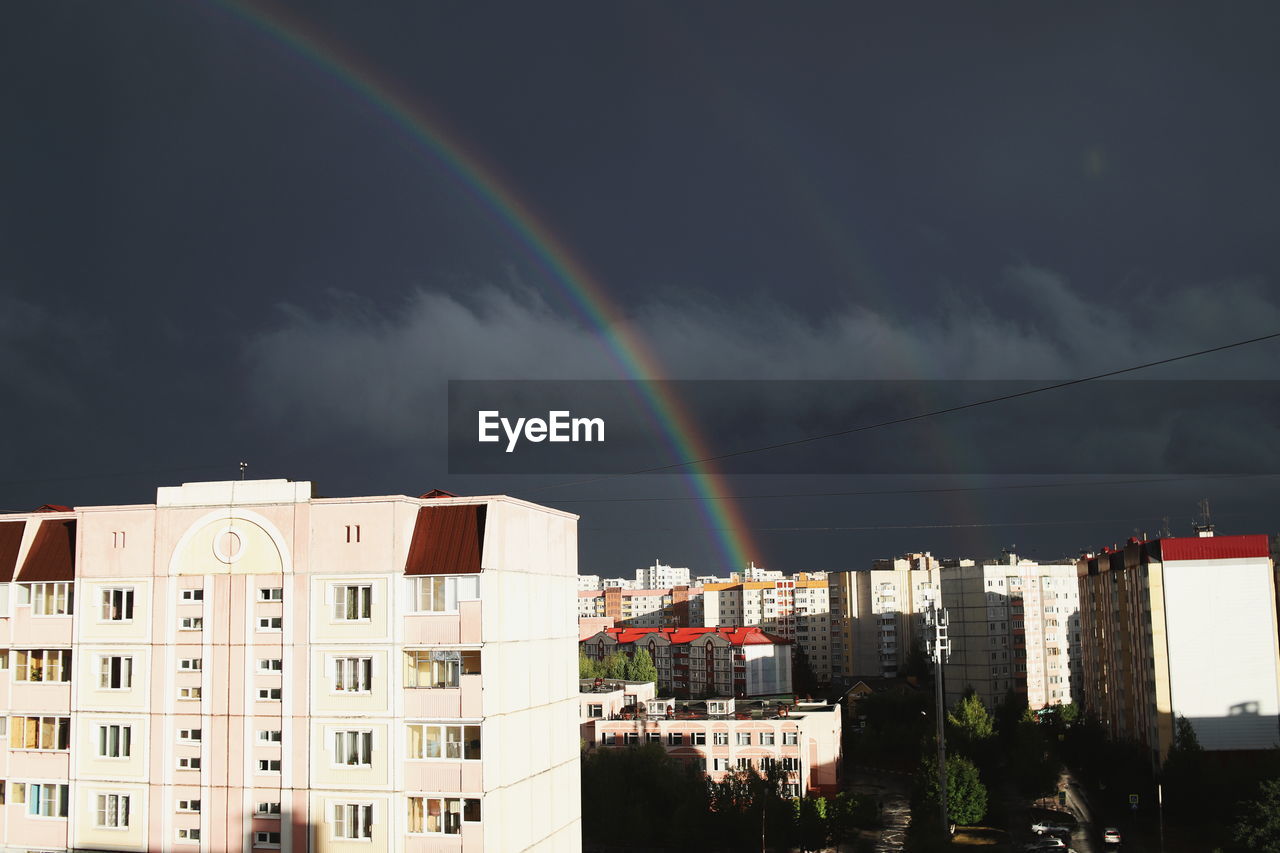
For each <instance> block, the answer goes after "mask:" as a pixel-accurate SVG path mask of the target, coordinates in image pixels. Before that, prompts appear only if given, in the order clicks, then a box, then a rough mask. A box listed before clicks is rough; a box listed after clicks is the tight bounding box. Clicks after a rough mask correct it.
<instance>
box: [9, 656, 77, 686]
mask: <svg viewBox="0 0 1280 853" xmlns="http://www.w3.org/2000/svg"><path fill="white" fill-rule="evenodd" d="M13 677H14V678H15V679H16V680H18V681H39V682H45V683H48V682H53V681H70V680H71V652H70V650H68V649H29V650H28V649H20V650H19V651H18V652H17V662H16V664H15V666H14V671H13Z"/></svg>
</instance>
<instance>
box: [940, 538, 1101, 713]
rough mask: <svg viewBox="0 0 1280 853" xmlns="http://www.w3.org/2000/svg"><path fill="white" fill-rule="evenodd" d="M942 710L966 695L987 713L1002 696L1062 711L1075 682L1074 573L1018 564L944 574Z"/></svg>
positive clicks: (1069, 568) (1064, 567)
mask: <svg viewBox="0 0 1280 853" xmlns="http://www.w3.org/2000/svg"><path fill="white" fill-rule="evenodd" d="M941 578H942V605H943V607H944V608H945V609H946V611H947V618H948V625H947V636H948V639H949V654H948V656H947V662H946V665H945V666H944V668H943V680H944V684H945V685H946V699H947V703H948V704H949V705H950V704H954V703H956V702H958V701H959V700H960V697H961V696H963V695H964V693H965V692H966V691H968V690H973V691H974V692H975V693H977V695H978V696H979V698H981V699H982V701H983V702H984V703H985V704H986V706H987V707H988V708H990V707H994V706H995V705H996V704H997V703H998V702H1000V701H1002V700H1003V699H1004V698H1005V696H1006V695H1007V694H1008V693H1009V691H1013V692H1014V693H1016V694H1018V695H1020V696H1025V698H1026V700H1027V703H1028V704H1029V705H1030V707H1032V708H1036V709H1039V708H1043V707H1045V706H1047V705H1062V704H1067V703H1070V702H1071V701H1072V700H1073V697H1077V696H1079V693H1080V689H1081V687H1082V684H1083V681H1082V678H1083V670H1082V669H1081V653H1080V596H1079V591H1078V589H1077V584H1076V568H1075V566H1074V565H1068V564H1065V563H1063V564H1056V565H1051V564H1045V565H1041V564H1039V563H1036V562H1033V561H1030V560H1020V559H1018V557H1017V555H1014V554H1007V555H1006V556H1005V559H1004V560H1002V561H999V562H988V563H984V564H982V565H980V566H979V565H970V566H957V567H955V568H947V569H944V570H943V571H942V573H941Z"/></svg>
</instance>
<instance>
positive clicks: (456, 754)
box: [0, 480, 581, 853]
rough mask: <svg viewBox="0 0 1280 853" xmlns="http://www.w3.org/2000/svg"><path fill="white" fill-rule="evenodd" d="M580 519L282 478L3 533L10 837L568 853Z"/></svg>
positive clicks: (26, 842) (51, 843)
mask: <svg viewBox="0 0 1280 853" xmlns="http://www.w3.org/2000/svg"><path fill="white" fill-rule="evenodd" d="M575 522H576V517H574V516H572V515H569V514H566V513H562V512H558V511H554V510H550V509H546V508H543V507H538V506H536V505H533V504H528V503H525V502H522V501H517V500H513V499H511V498H505V497H483V498H454V497H444V498H433V499H419V498H409V497H404V496H388V497H368V498H324V499H322V498H315V497H313V496H312V490H311V486H310V484H309V483H292V482H287V481H282V480H264V481H238V482H222V483H191V484H186V485H184V486H181V487H175V488H162V489H160V490H159V491H158V493H157V499H156V503H155V504H153V505H152V504H148V505H135V506H105V507H82V508H77V509H75V510H74V511H67V512H53V513H39V514H26V515H9V516H3V517H0V589H4V590H5V592H6V593H7V599H8V600H7V601H6V602H4V604H5V607H4V608H3V610H2V611H0V637H2V638H3V641H4V643H5V645H6V647H7V649H8V651H7V654H6V655H5V659H6V660H8V661H11V665H10V666H9V667H8V669H7V671H4V672H3V673H0V702H2V703H3V707H4V709H5V714H6V717H7V719H6V727H7V730H8V734H9V736H8V737H7V738H5V748H4V749H3V750H2V751H0V753H2V754H0V767H3V773H4V783H5V791H6V796H5V800H4V805H2V806H0V823H2V825H0V833H3V836H2V837H3V841H4V844H5V845H6V846H7V847H8V848H10V849H15V848H20V849H24V850H25V849H39V850H69V849H96V850H123V851H139V853H140V852H141V851H174V853H184V851H190V853H199V851H212V850H217V851H220V852H221V851H237V853H239V851H244V853H248V851H250V850H272V851H274V850H287V851H296V853H302V851H308V850H310V851H334V853H342V851H357V850H363V851H370V850H373V851H397V853H401V852H402V853H428V851H517V850H521V851H523V850H539V851H553V850H555V851H559V850H577V849H580V845H581V837H580V836H581V827H580V816H579V815H580V813H579V801H578V796H577V785H578V761H577V744H576V743H574V737H573V734H574V720H575V719H576V717H577V716H578V696H577V692H578V691H577V678H576V673H575V671H574V666H573V659H574V653H573V641H574V640H575V639H576V637H575V634H574V614H573V613H572V610H571V607H570V606H569V605H568V602H570V601H572V598H571V591H572V590H573V589H574V586H575V585H576V579H575V576H576V538H575ZM561 601H563V602H564V604H563V605H560V604H557V602H561ZM531 676H533V677H531ZM535 731H536V732H539V733H541V734H540V735H539V737H537V738H531V737H530V734H529V733H530V732H535Z"/></svg>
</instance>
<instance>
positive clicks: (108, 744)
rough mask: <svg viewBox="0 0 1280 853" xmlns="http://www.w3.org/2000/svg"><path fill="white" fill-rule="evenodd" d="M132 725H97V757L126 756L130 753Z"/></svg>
mask: <svg viewBox="0 0 1280 853" xmlns="http://www.w3.org/2000/svg"><path fill="white" fill-rule="evenodd" d="M132 744H133V727H132V726H118V725H110V726H98V757H99V758H128V757H129V755H130V754H131V753H132V748H133V747H132Z"/></svg>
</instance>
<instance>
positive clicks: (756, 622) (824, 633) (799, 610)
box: [702, 569, 832, 683]
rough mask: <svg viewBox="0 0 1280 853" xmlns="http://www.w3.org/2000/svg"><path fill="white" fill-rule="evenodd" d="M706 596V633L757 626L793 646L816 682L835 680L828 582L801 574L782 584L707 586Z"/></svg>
mask: <svg viewBox="0 0 1280 853" xmlns="http://www.w3.org/2000/svg"><path fill="white" fill-rule="evenodd" d="M754 571H756V572H757V573H758V572H761V571H763V570H762V569H755V570H754ZM702 590H703V593H702V612H703V624H705V625H706V626H707V627H720V626H758V627H760V628H762V629H763V630H765V631H767V632H769V633H770V634H774V635H776V636H779V637H783V638H785V639H787V640H790V641H792V642H794V643H795V644H796V645H797V646H799V647H800V648H801V649H803V650H804V653H805V655H806V657H807V658H808V659H809V666H810V667H811V668H812V670H813V673H814V675H815V676H817V679H818V681H820V682H824V683H825V682H828V681H830V680H831V674H832V671H831V601H830V594H829V590H828V582H827V580H826V579H825V578H824V579H822V580H814V579H811V578H810V577H809V576H808V575H807V574H805V573H803V572H801V573H799V574H797V575H795V577H793V578H787V579H783V580H766V581H748V582H744V583H731V584H708V585H706V586H704V587H703V588H702Z"/></svg>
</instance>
